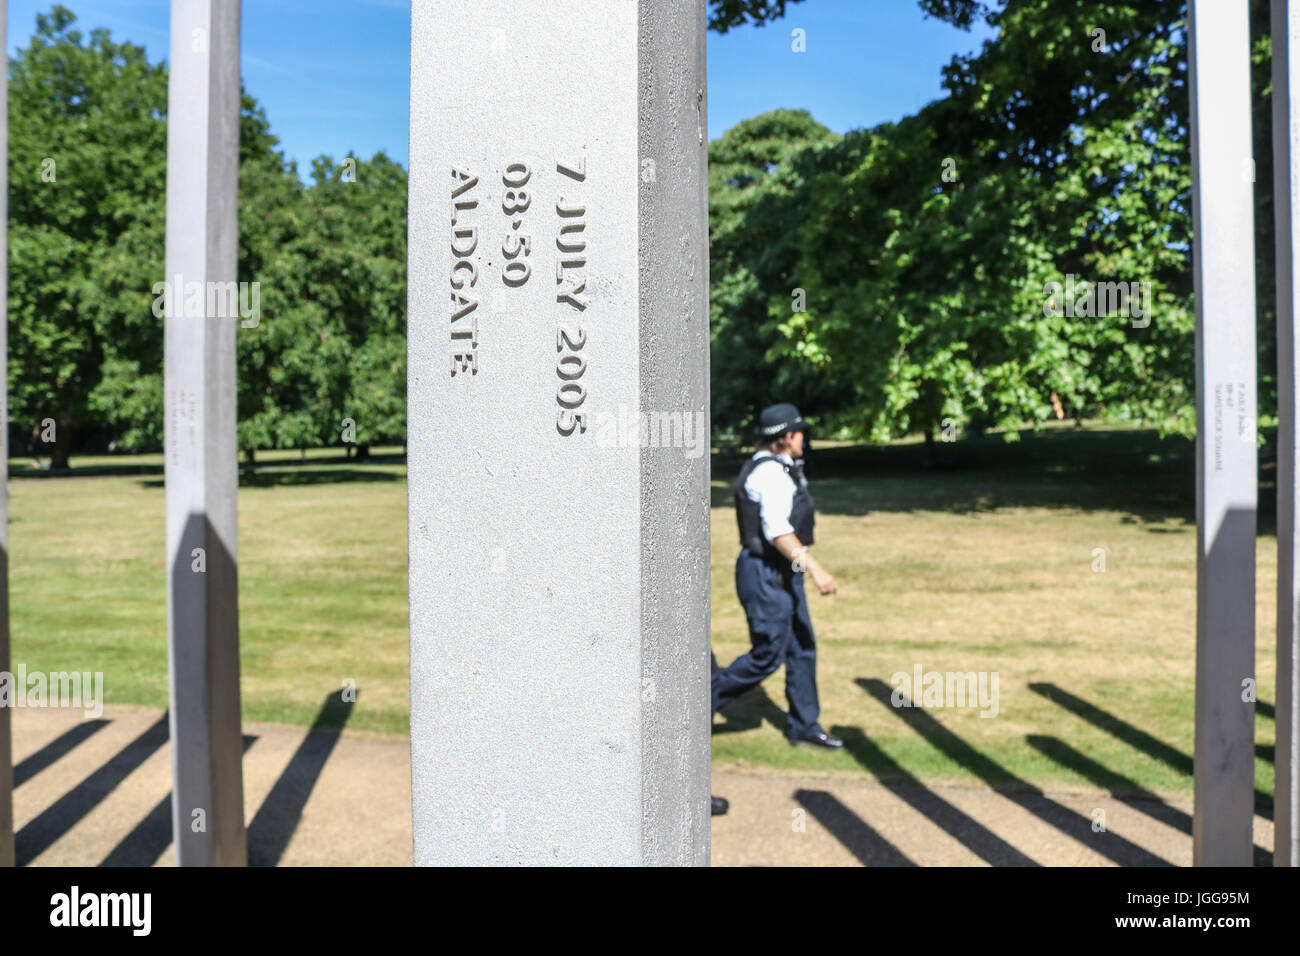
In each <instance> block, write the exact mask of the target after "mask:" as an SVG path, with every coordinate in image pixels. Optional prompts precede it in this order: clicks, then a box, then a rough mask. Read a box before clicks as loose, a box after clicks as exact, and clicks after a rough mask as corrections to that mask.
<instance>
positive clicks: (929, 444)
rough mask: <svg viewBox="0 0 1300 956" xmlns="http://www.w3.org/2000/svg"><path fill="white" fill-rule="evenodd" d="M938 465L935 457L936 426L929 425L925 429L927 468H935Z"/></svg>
mask: <svg viewBox="0 0 1300 956" xmlns="http://www.w3.org/2000/svg"><path fill="white" fill-rule="evenodd" d="M935 464H937V461H936V459H935V455H934V426H933V425H927V426H926V429H925V467H926V468H933V467H934V466H935Z"/></svg>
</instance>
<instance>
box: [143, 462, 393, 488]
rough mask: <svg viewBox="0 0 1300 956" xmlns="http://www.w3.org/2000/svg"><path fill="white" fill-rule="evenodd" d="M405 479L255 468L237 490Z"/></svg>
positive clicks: (155, 484)
mask: <svg viewBox="0 0 1300 956" xmlns="http://www.w3.org/2000/svg"><path fill="white" fill-rule="evenodd" d="M405 480H406V476H405V475H400V474H397V473H395V472H391V471H380V470H378V469H376V470H374V471H371V470H368V469H366V468H365V467H364V466H362V467H355V468H342V467H338V468H304V469H298V468H283V467H280V466H276V467H273V468H258V469H257V470H256V471H251V470H247V469H244V470H241V471H240V473H239V487H241V488H292V487H306V486H310V485H336V484H355V483H361V484H365V483H391V482H394V481H405ZM165 484H166V482H165V481H164V480H163V479H162V478H151V479H147V480H145V481H141V482H140V486H141V487H142V488H162V487H163V486H164V485H165Z"/></svg>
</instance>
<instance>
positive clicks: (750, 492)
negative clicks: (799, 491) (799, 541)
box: [745, 451, 795, 541]
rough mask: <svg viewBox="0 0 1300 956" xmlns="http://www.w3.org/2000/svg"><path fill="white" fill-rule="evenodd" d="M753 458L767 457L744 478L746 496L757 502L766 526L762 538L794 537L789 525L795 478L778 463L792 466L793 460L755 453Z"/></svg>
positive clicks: (763, 452) (791, 527)
mask: <svg viewBox="0 0 1300 956" xmlns="http://www.w3.org/2000/svg"><path fill="white" fill-rule="evenodd" d="M753 457H754V458H767V459H769V460H770V461H771V462H772V463H771V464H768V463H767V462H766V461H765V462H763V463H762V464H760V465H755V466H754V470H753V471H751V472H750V473H749V477H748V478H746V479H745V497H746V498H748V499H749V500H750V501H757V502H758V516H759V519H760V520H761V521H762V523H763V537H764V538H766V539H767V540H768V541H772V540H774V539H775V538H779V537H780V536H781V535H783V534H794V527H793V526H792V525H791V524H790V510H791V509H792V508H793V507H794V493H795V487H794V479H793V478H791V477H790V476H789V475H787V474H786V473H785V469H784V468H782V467H781V465H780V464H779V462H785V463H786V464H787V465H793V464H794V459H793V458H791V457H790V456H789V455H787V454H785V453H782V454H780V455H775V456H774V455H772V454H771V453H770V452H766V451H759V452H755V453H754V455H753Z"/></svg>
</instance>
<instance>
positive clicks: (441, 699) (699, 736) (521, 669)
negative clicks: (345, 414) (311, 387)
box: [407, 0, 709, 864]
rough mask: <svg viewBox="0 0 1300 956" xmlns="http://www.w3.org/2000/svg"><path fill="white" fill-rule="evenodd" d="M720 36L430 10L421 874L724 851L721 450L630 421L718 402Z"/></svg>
mask: <svg viewBox="0 0 1300 956" xmlns="http://www.w3.org/2000/svg"><path fill="white" fill-rule="evenodd" d="M703 42H704V34H703V18H702V4H700V3H699V2H698V0H695V2H673V3H667V4H666V3H662V2H660V3H650V2H649V0H643V2H641V3H638V2H636V0H617V2H610V0H565V2H559V0H554V2H538V3H531V4H526V5H523V4H517V3H513V2H508V0H455V2H446V0H443V2H431V0H416V2H415V3H414V4H413V7H412V23H411V141H410V142H411V146H410V150H411V152H410V218H409V230H410V235H409V245H410V253H409V255H410V262H409V273H408V371H407V375H408V426H407V427H408V455H409V485H408V489H409V491H408V493H409V535H410V542H409V543H410V612H411V762H412V787H413V817H414V850H415V862H416V863H417V864H437V863H533V864H544V863H551V864H554V863H561V864H570V863H571V864H582V863H611V864H613V863H626V864H636V863H701V862H706V861H707V852H708V851H707V847H708V819H707V815H706V814H707V812H706V806H707V797H708V779H709V766H708V754H709V742H708V734H709V721H708V594H709V591H708V583H709V581H708V568H709V563H708V495H707V491H708V453H707V444H706V445H705V450H704V451H703V453H702V454H701V453H698V449H695V450H692V449H690V448H687V447H647V448H642V446H641V442H640V440H639V435H637V434H636V433H633V434H632V437H631V439H630V440H627V434H628V433H627V430H626V429H620V428H619V424H620V422H621V423H622V424H624V425H625V424H626V423H627V421H628V420H629V419H630V420H632V421H635V420H636V418H637V415H638V413H639V412H646V413H650V412H655V413H662V414H664V415H668V416H671V415H672V414H673V413H674V412H675V413H677V414H678V416H679V418H678V421H679V422H682V421H684V420H685V419H684V418H682V417H681V416H694V414H695V413H696V412H697V411H702V412H707V341H708V339H707V309H706V307H705V304H706V300H705V290H706V288H707V286H706V282H707V271H706V270H707V232H706V220H705V206H704V190H705V189H706V188H707V186H706V184H705V179H704V167H705V137H704V125H703V122H704V121H703V106H704V103H703V88H704V78H703ZM451 50H454V55H449V51H451ZM643 150H647V151H648V155H643ZM643 159H651V160H653V164H654V165H653V166H652V167H647V166H645V165H644V164H643V162H642V160H643ZM515 164H519V165H515ZM453 170H459V171H460V172H453ZM462 174H463V175H462ZM525 174H526V176H527V182H526V184H523V183H522V180H523V179H524V177H525ZM512 184H513V186H512ZM462 187H463V188H462ZM512 188H514V190H515V194H514V195H513V196H510V195H507V191H508V190H510V189H512ZM519 189H523V190H524V191H525V192H526V193H527V194H528V197H527V208H525V209H523V210H520V209H519V206H520V205H521V204H523V203H524V201H525V199H524V197H521V196H519V195H518V190H519ZM457 190H460V191H459V192H457ZM453 217H454V219H453ZM522 236H528V237H529V239H530V246H529V252H528V253H527V254H526V255H525V254H524V253H523V252H522V251H520V250H519V246H520V244H521V241H522V240H521V239H519V238H515V237H522ZM471 247H472V248H471ZM511 252H513V255H510V254H509V253H511ZM516 262H519V263H526V264H527V266H528V269H527V277H526V278H525V277H524V275H525V270H524V268H523V265H511V264H510V263H516ZM507 279H510V280H511V282H507V281H506V280H507ZM453 295H456V296H460V298H454V297H453ZM579 343H580V344H579ZM453 369H454V370H455V373H454V374H453ZM579 370H580V371H579ZM565 376H569V377H568V378H566V377H565ZM566 403H567V405H566ZM578 415H585V416H587V417H586V419H585V420H583V421H579V420H578V419H577V417H576V416H578ZM705 418H706V419H707V415H705ZM693 423H694V419H693V418H692V424H693ZM584 424H585V426H586V430H585V431H583V430H582V426H583V425H584ZM566 429H568V430H571V432H572V433H571V434H568V435H565V434H563V432H564V431H565V430H566ZM620 432H621V434H620ZM700 438H702V440H703V441H704V442H706V443H707V431H706V432H705V435H703V436H700Z"/></svg>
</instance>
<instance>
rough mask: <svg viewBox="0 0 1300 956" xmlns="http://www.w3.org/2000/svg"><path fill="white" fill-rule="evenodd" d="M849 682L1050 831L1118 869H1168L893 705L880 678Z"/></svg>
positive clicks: (912, 711) (930, 720)
mask: <svg viewBox="0 0 1300 956" xmlns="http://www.w3.org/2000/svg"><path fill="white" fill-rule="evenodd" d="M855 683H856V684H857V685H858V686H859V687H861V688H862V689H863V690H864V691H866V692H867V693H868V694H869V695H871V696H872V697H874V698H875V699H876V700H877V701H879V702H880V703H881V704H883V705H884V706H885V707H887V708H889V710H890V711H891V712H892V713H894V714H896V715H897V716H898V717H899V719H901V720H902V721H903V722H904V723H906V724H907V725H908V726H909V727H911V728H912V729H913V730H915V731H916V732H917V733H918V734H920V735H921V736H922V737H923V738H925V740H926V741H928V742H929V743H930V744H931V745H932V746H934V747H935V749H937V750H938V751H939V752H940V753H942V754H944V755H945V756H946V757H948V759H950V760H952V761H953V762H954V763H956V764H958V765H959V766H961V767H963V768H965V769H966V770H967V771H968V772H970V773H973V774H974V775H975V776H977V777H979V778H980V779H981V780H983V781H984V782H985V783H986V784H988V785H989V786H991V787H993V788H994V789H996V790H998V791H999V792H1000V793H1002V795H1003V796H1004V797H1006V798H1007V799H1008V800H1010V801H1011V802H1012V803H1015V804H1017V805H1019V806H1020V807H1021V808H1023V809H1024V810H1026V811H1028V812H1029V813H1031V814H1033V815H1034V816H1036V817H1038V819H1040V820H1042V821H1043V822H1044V823H1046V824H1048V825H1050V826H1052V827H1055V828H1056V829H1057V830H1059V831H1060V832H1061V833H1063V834H1064V835H1066V836H1067V837H1070V838H1072V839H1074V840H1076V841H1078V842H1079V843H1081V844H1083V845H1084V846H1086V847H1088V848H1089V849H1092V850H1094V851H1095V852H1097V853H1100V854H1101V855H1102V856H1104V857H1106V858H1107V859H1109V860H1111V861H1112V862H1114V863H1117V864H1119V865H1120V866H1169V865H1170V864H1169V861H1167V860H1164V859H1162V858H1161V857H1158V856H1156V855H1155V854H1154V853H1151V852H1150V851H1148V850H1146V849H1145V848H1143V847H1141V846H1138V845H1137V844H1136V843H1134V842H1132V841H1131V840H1127V839H1125V838H1124V837H1122V836H1120V835H1119V834H1117V833H1114V832H1110V831H1107V832H1102V833H1098V832H1095V831H1094V830H1093V829H1092V820H1090V819H1089V818H1088V817H1085V816H1083V815H1082V814H1080V813H1077V812H1075V811H1074V810H1071V809H1070V808H1069V807H1067V806H1064V805H1063V804H1060V803H1057V802H1056V801H1055V800H1053V799H1052V798H1051V797H1049V796H1047V794H1045V793H1044V792H1043V791H1042V790H1041V789H1040V788H1039V787H1037V786H1035V785H1034V784H1032V783H1030V782H1029V781H1027V780H1024V779H1022V778H1020V777H1018V776H1016V774H1015V773H1013V772H1012V771H1011V770H1009V769H1007V768H1006V767H1004V766H1002V765H1001V764H999V763H998V762H997V761H996V760H994V759H993V758H992V757H989V756H988V755H987V754H983V753H980V752H979V751H978V750H976V749H975V748H974V747H972V746H971V745H970V744H969V743H967V742H966V741H965V740H963V739H961V738H960V737H958V736H957V735H956V734H955V733H953V732H952V731H951V730H949V729H948V728H947V727H945V726H944V725H943V724H941V723H940V722H939V721H938V720H936V719H935V718H934V717H933V716H932V715H931V714H928V713H926V711H925V710H923V709H922V708H921V707H919V706H917V705H914V704H912V702H910V701H908V700H906V699H904V701H903V704H904V706H900V707H895V706H893V703H892V701H891V696H892V694H893V693H894V691H893V689H892V688H891V687H890V686H889V685H888V684H886V683H885V682H884V681H882V680H876V679H872V678H863V677H859V678H857V679H856V681H855Z"/></svg>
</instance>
